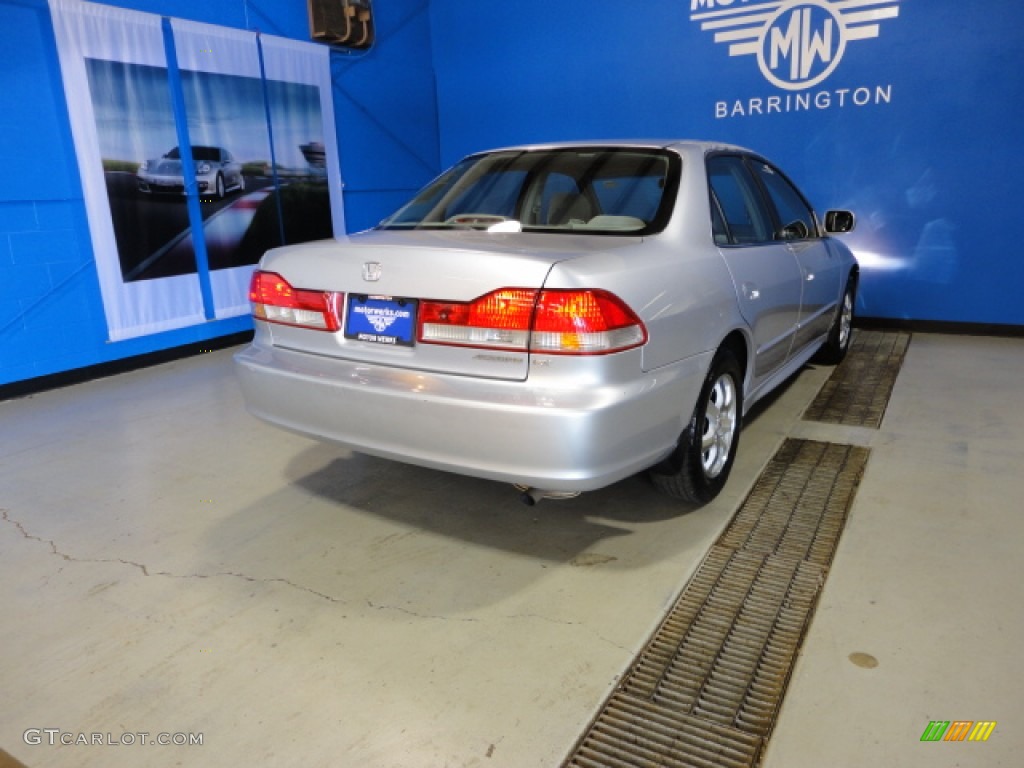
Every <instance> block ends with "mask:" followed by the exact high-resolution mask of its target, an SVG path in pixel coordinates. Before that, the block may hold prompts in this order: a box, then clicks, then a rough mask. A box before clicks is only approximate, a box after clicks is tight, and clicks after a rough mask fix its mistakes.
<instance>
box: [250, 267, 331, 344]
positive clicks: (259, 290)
mask: <svg viewBox="0 0 1024 768" xmlns="http://www.w3.org/2000/svg"><path fill="white" fill-rule="evenodd" d="M341 296H342V294H339V293H333V292H331V291H308V290H303V289H300V288H294V287H292V285H291V284H290V283H289V282H288V281H287V280H285V279H284V278H283V277H281V276H280V275H278V274H276V273H274V272H263V271H261V270H256V271H255V272H253V274H252V282H251V283H250V284H249V301H251V302H252V315H253V317H255V318H257V319H259V320H266V321H267V322H269V323H280V324H281V325H294V326H297V327H299V328H312V329H314V330H318V331H337V330H340V329H341V322H340V321H339V319H338V318H339V313H338V307H339V306H340V301H339V299H340V297H341Z"/></svg>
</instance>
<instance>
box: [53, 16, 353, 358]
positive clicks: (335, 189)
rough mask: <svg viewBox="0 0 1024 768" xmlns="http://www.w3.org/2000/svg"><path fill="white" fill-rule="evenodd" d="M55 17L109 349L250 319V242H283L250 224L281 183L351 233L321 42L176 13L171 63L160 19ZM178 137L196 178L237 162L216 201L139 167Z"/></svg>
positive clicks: (164, 157) (159, 162) (148, 165)
mask: <svg viewBox="0 0 1024 768" xmlns="http://www.w3.org/2000/svg"><path fill="white" fill-rule="evenodd" d="M50 8H51V13H52V16H53V22H54V31H55V34H56V39H57V46H58V53H59V56H60V63H61V72H62V76H63V79H64V88H65V93H66V95H67V99H68V112H69V115H70V117H71V127H72V134H73V136H74V142H75V149H76V154H77V158H78V165H79V171H80V175H81V178H82V185H83V194H84V197H85V205H86V211H87V215H88V221H89V228H90V233H91V237H92V244H93V250H94V254H95V258H96V268H97V273H98V275H99V282H100V289H101V292H102V297H103V305H104V310H105V313H106V319H107V328H108V333H109V337H110V339H111V340H112V341H117V340H120V339H126V338H131V337H136V336H142V335H146V334H152V333H157V332H160V331H166V330H171V329H175V328H181V327H186V326H189V325H194V324H198V323H202V322H205V321H206V319H207V317H208V316H213V317H216V318H226V317H231V316H236V315H242V314H245V313H247V312H248V311H249V306H248V298H247V288H248V281H249V275H250V274H251V272H252V270H253V266H252V264H253V262H254V261H255V259H256V258H257V256H258V255H259V253H257V252H256V251H254V250H253V249H254V248H257V247H259V248H262V247H264V246H265V245H268V244H269V245H274V244H277V243H275V242H270V243H267V242H266V241H265V238H264V240H259V239H256V240H253V239H252V238H251V237H249V235H251V233H250V232H248V230H249V229H250V224H251V223H252V222H253V219H254V217H255V216H256V215H257V210H258V209H259V208H260V207H261V206H262V207H263V208H264V209H265V208H267V206H268V205H270V204H272V203H274V200H273V199H271V200H269V201H267V198H268V197H271V195H272V193H274V191H275V190H274V187H273V185H272V181H273V179H274V178H278V179H279V180H282V181H283V183H289V184H290V183H299V182H301V183H305V184H310V183H313V184H316V185H319V186H317V189H318V191H319V193H320V194H321V195H324V196H329V205H330V214H329V216H330V219H331V221H330V223H329V225H328V226H330V225H333V232H334V233H335V234H342V233H344V231H345V229H344V216H343V213H342V211H343V208H342V200H341V188H342V183H341V178H340V174H339V172H338V163H337V141H336V136H335V127H334V111H333V105H332V102H331V86H330V66H329V59H328V51H327V49H326V48H324V47H323V46H319V45H315V44H311V43H302V42H298V41H291V40H284V39H280V38H272V37H266V36H259V37H258V35H257V33H255V32H245V31H240V30H233V29H227V28H224V27H216V26H212V25H207V24H198V23H193V22H186V21H181V20H177V19H174V20H171V21H170V25H171V30H172V31H173V49H172V50H173V51H174V53H175V57H176V59H177V67H176V68H175V67H174V66H173V65H169V62H168V59H167V54H166V53H165V50H169V49H165V35H164V26H165V25H164V19H163V18H161V17H160V16H157V15H154V14H147V13H139V12H135V11H126V10H123V9H119V8H112V7H109V6H104V5H99V4H95V3H89V2H81V0H50ZM261 52H262V57H263V69H265V72H266V79H265V80H264V79H262V77H261ZM175 102H177V103H178V105H179V109H178V110H177V114H178V115H183V118H184V119H183V122H184V123H185V124H184V125H181V124H179V123H180V122H182V121H178V120H176V118H175V114H176V110H175V106H174V105H175ZM182 105H183V108H184V111H183V112H182V110H181V108H180V107H181V106H182ZM268 114H269V116H270V121H269V124H268V120H267V116H268ZM271 131H272V132H273V136H274V147H273V151H272V150H271V144H270V135H271ZM183 134H184V137H186V138H187V143H188V144H190V145H191V146H192V148H193V157H194V158H197V160H196V163H195V164H196V166H197V169H198V166H199V165H200V162H199V158H200V154H197V153H202V152H208V151H210V150H211V149H216V150H218V151H219V150H220V149H223V150H227V151H228V152H229V153H230V154H231V155H232V161H233V163H234V166H233V167H234V168H236V169H237V168H241V169H243V172H242V173H241V174H240V175H239V174H238V173H237V172H233V173H234V175H233V176H228V177H227V178H228V179H229V182H230V180H231V179H237V182H235V183H234V184H233V186H232V187H230V188H229V189H228V195H227V196H226V197H225V198H224V199H223V200H209V199H208V198H206V197H204V198H203V202H202V203H201V207H200V204H199V203H198V199H193V200H186V198H185V197H184V196H183V195H182V190H181V187H180V185H181V184H184V178H183V173H181V171H180V163H179V170H178V182H179V187H178V188H177V189H174V187H173V186H170V187H167V186H161V185H160V184H153V185H149V184H147V179H146V177H145V173H147V172H153V171H154V169H155V168H157V167H159V168H161V169H166V168H167V167H170V166H171V163H169V162H168V161H169V160H173V159H174V158H176V157H178V154H176V153H178V152H179V151H180V147H179V144H182V141H180V139H181V138H182V135H183ZM300 146H301V147H304V148H305V149H304V150H302V151H300V149H299V147H300ZM320 147H322V148H323V151H322V153H320V154H319V155H318V154H317V152H316V151H312V152H310V150H311V148H312V150H318V149H319V148H320ZM303 152H305V153H306V154H303ZM275 155H276V163H272V162H271V158H272V157H274V156H275ZM310 156H313V157H314V158H317V159H322V161H323V162H315V163H311V162H310V159H309V158H310ZM228 172H229V171H228V169H227V168H225V173H226V174H227V173H228ZM172 175H173V172H172ZM168 178H169V177H167V176H166V175H165V176H164V177H163V180H162V182H161V183H162V184H164V185H166V184H173V179H172V180H171V181H168ZM324 187H326V189H324ZM157 192H169V194H157ZM265 213H266V211H265V210H264V211H262V212H261V213H260V216H261V217H262V218H263V219H266V216H264V215H263V214H265ZM287 224H288V222H287V220H286V221H285V222H284V225H285V228H287ZM328 236H329V233H328ZM250 240H252V241H253V242H252V243H251V242H250ZM243 241H244V242H243ZM253 243H255V245H254V244H253ZM244 245H247V246H248V251H246V247H243V246H244ZM197 250H198V251H200V252H201V253H206V254H207V255H208V262H207V264H206V265H204V263H203V260H202V259H199V260H198V265H197V259H196V252H197ZM260 252H261V251H260ZM254 254H255V255H254ZM206 281H208V285H209V288H210V291H209V292H208V297H209V298H208V301H207V304H206V305H204V300H203V285H205V284H207V283H206Z"/></svg>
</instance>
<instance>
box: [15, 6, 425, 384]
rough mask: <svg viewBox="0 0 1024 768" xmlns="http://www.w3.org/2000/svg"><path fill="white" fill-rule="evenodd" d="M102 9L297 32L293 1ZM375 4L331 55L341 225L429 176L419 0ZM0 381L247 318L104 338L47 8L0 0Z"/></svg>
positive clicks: (192, 337) (300, 16)
mask: <svg viewBox="0 0 1024 768" xmlns="http://www.w3.org/2000/svg"><path fill="white" fill-rule="evenodd" d="M108 4H109V5H115V6H119V7H123V8H129V9H134V10H141V11H146V12H150V13H156V14H161V15H168V16H175V17H178V18H185V19H190V20H193V21H201V22H206V23H212V24H219V25H222V26H227V27H234V28H239V29H250V30H259V31H261V32H264V33H266V34H272V35H278V36H282V37H290V38H294V39H299V40H309V22H308V19H307V16H306V6H305V3H304V2H300V1H295V0H289V2H284V1H283V0H219V1H218V2H209V0H114V1H113V2H109V3H108ZM377 5H378V6H379V8H377V9H376V24H377V31H378V36H379V41H380V42H379V44H378V45H376V46H374V48H373V49H371V50H370V51H369V52H367V53H356V54H351V55H349V54H345V53H343V52H337V53H335V54H332V75H333V82H334V89H333V90H334V94H333V95H334V101H335V111H336V115H337V118H338V139H339V142H338V146H339V155H340V158H341V166H342V167H341V170H342V176H343V179H344V183H345V209H346V210H345V213H346V220H347V223H348V226H349V228H350V229H358V228H362V227H366V226H370V225H372V224H373V223H375V222H376V221H377V220H378V219H379V218H380V217H381V216H382V215H384V214H385V213H386V212H387V211H388V210H389V209H390V208H392V207H394V206H395V205H396V204H397V201H400V200H403V199H404V198H406V197H407V196H409V195H410V194H411V193H412V192H413V191H415V190H416V189H417V188H419V187H420V186H421V185H422V184H424V183H425V182H426V181H428V180H429V179H430V178H431V177H433V176H434V175H436V174H437V173H438V171H439V170H440V169H439V166H438V138H437V112H436V101H435V94H434V78H433V73H432V71H431V67H430V61H431V56H432V53H431V48H430V37H429V36H430V28H429V14H428V6H427V0H389V2H380V3H378V4H377ZM0 100H2V104H0V106H2V108H0V167H2V168H3V169H4V173H3V174H2V176H0V281H2V282H0V285H3V295H4V297H5V300H4V301H3V302H2V303H0V385H3V384H7V383H11V382H20V381H24V380H26V379H33V378H37V377H41V376H47V375H50V374H56V373H61V372H65V371H69V370H73V369H77V368H83V367H87V366H92V365H97V364H101V363H106V362H111V361H115V360H119V359H122V358H127V357H132V356H136V355H142V354H146V353H151V352H156V351H160V350H165V349H169V348H173V347H178V346H183V345H187V344H192V343H197V342H204V341H207V340H210V339H214V338H216V337H220V336H226V335H230V334H233V333H237V332H240V331H245V330H248V329H249V328H251V327H252V326H251V321H250V320H249V319H248V318H245V317H242V318H233V319H230V320H222V321H215V322H210V323H205V324H203V325H200V326H195V327H192V328H186V329H182V330H178V331H171V332H167V333H162V334H157V335H153V336H148V337H144V338H138V339H131V340H127V341H119V342H116V343H111V342H108V341H107V330H106V323H105V320H104V315H103V306H102V303H101V300H100V293H99V284H98V281H97V277H96V271H95V267H94V262H93V253H92V244H91V240H90V237H89V230H88V226H87V223H86V218H85V209H84V202H83V198H82V188H81V182H80V179H79V177H78V171H77V166H76V164H75V156H74V148H73V144H72V139H71V130H70V126H69V123H68V115H67V107H66V103H65V98H64V91H63V86H62V83H61V77H60V67H59V64H58V61H57V53H56V44H55V42H54V38H53V31H52V25H51V22H50V14H49V9H48V7H47V5H46V3H45V1H44V0H0Z"/></svg>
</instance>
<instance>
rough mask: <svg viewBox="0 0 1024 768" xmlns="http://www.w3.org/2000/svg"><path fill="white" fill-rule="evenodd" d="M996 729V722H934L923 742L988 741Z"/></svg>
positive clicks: (927, 728)
mask: <svg viewBox="0 0 1024 768" xmlns="http://www.w3.org/2000/svg"><path fill="white" fill-rule="evenodd" d="M995 728H996V721H994V720H977V721H975V720H953V721H952V722H951V721H949V720H932V721H931V722H930V723H928V726H927V727H926V728H925V729H924V733H922V734H921V741H988V737H989V736H991V735H992V731H994V730H995Z"/></svg>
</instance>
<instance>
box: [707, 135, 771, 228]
mask: <svg viewBox="0 0 1024 768" xmlns="http://www.w3.org/2000/svg"><path fill="white" fill-rule="evenodd" d="M707 167H708V180H709V182H710V184H711V196H712V209H713V210H715V214H716V215H717V218H718V220H717V221H715V220H714V219H715V218H716V217H715V216H713V220H712V232H713V233H714V237H715V242H716V243H717V244H719V245H748V244H751V243H764V242H768V241H770V240H772V239H773V238H772V229H773V228H772V224H771V215H770V214H769V212H768V210H767V208H766V207H765V204H764V198H763V197H762V195H761V192H760V190H759V189H758V188H757V184H756V182H755V181H754V178H753V177H752V176H751V175H750V171H749V170H748V169H747V165H746V163H744V162H743V158H742V157H739V156H733V155H716V156H714V157H711V158H709V159H708V161H707Z"/></svg>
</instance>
